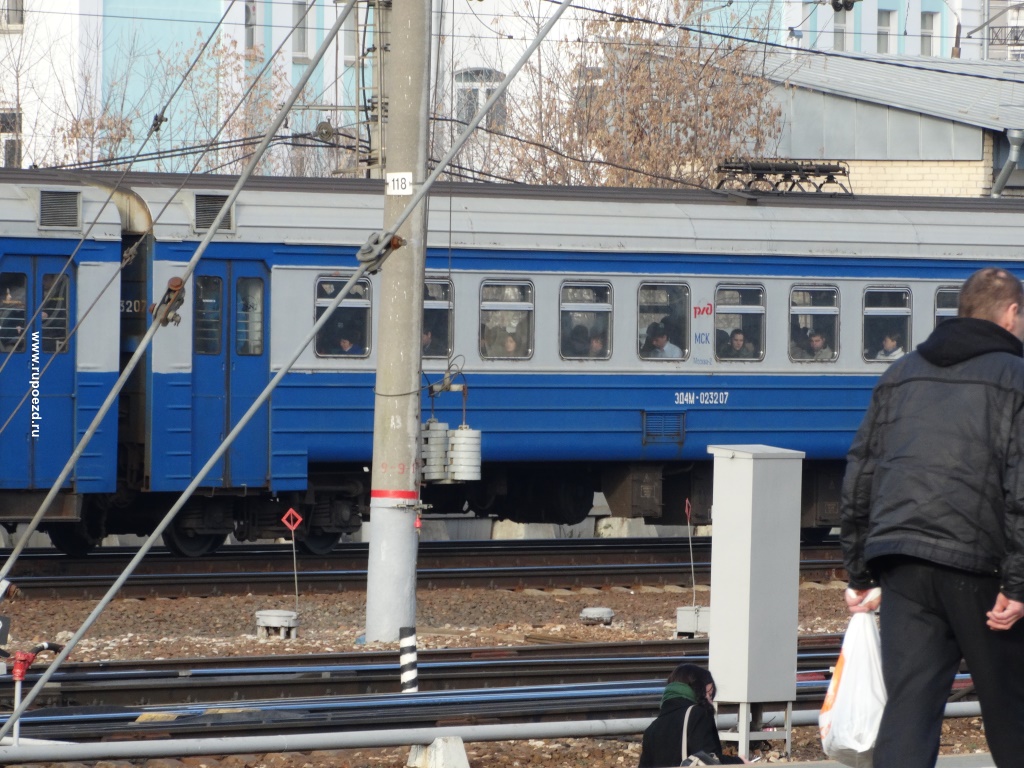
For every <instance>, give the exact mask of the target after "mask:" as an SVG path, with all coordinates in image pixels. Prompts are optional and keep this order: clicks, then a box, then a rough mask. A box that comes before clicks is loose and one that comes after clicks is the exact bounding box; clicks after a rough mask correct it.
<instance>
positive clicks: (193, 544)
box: [164, 522, 227, 557]
mask: <svg viewBox="0 0 1024 768" xmlns="http://www.w3.org/2000/svg"><path fill="white" fill-rule="evenodd" d="M226 539H227V535H225V534H223V533H196V532H195V531H191V530H188V529H184V528H179V527H178V526H176V525H175V523H174V522H171V524H170V525H169V526H167V528H165V529H164V546H165V547H167V548H168V549H169V550H171V552H172V553H174V554H175V555H177V556H178V557H202V556H203V555H208V554H210V553H211V552H215V551H216V550H217V548H218V547H220V545H221V544H223V543H224V541H225V540H226Z"/></svg>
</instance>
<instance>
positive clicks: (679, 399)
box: [676, 391, 729, 405]
mask: <svg viewBox="0 0 1024 768" xmlns="http://www.w3.org/2000/svg"><path fill="white" fill-rule="evenodd" d="M728 401H729V393H728V392H717V391H712V392H676V405H725V404H726V403H727V402H728Z"/></svg>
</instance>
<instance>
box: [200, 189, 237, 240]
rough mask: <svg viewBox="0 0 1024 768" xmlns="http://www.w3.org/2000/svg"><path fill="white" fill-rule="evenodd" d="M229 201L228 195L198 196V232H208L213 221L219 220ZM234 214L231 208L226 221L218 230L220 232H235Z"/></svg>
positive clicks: (225, 218)
mask: <svg viewBox="0 0 1024 768" xmlns="http://www.w3.org/2000/svg"><path fill="white" fill-rule="evenodd" d="M227 199H228V196H227V195H199V194H197V195H196V232H206V231H207V230H208V229H209V228H210V227H211V226H213V220H214V219H216V218H217V214H218V213H219V212H220V209H221V206H222V205H224V201H225V200H227ZM233 213H234V212H233V211H232V210H231V209H230V208H229V209H228V212H227V215H226V216H224V221H222V222H221V223H220V226H219V227H218V228H217V231H218V232H233V231H234V229H235V222H234V218H233V216H232V214H233Z"/></svg>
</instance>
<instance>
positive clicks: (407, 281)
mask: <svg viewBox="0 0 1024 768" xmlns="http://www.w3.org/2000/svg"><path fill="white" fill-rule="evenodd" d="M388 5H391V7H390V8H388V7H387V6H388ZM377 8H378V13H380V14H382V16H384V18H383V19H382V20H383V21H385V22H386V23H383V24H381V25H380V27H379V29H385V30H388V34H387V38H386V39H383V40H380V41H379V42H377V44H378V45H384V46H386V49H385V53H384V56H383V58H384V60H386V61H387V72H386V73H385V77H384V82H385V85H386V92H385V93H382V94H381V95H382V97H383V103H382V105H381V108H382V109H385V108H386V112H384V113H383V114H384V115H387V116H388V117H387V118H386V119H387V131H386V137H387V140H386V141H385V145H384V146H382V147H381V154H382V162H383V165H384V168H385V183H386V184H387V187H388V196H387V197H385V203H384V231H385V232H389V231H391V227H392V225H393V223H394V222H396V221H397V220H398V219H399V217H400V216H401V214H402V212H403V211H404V209H405V207H406V205H407V204H408V202H409V201H410V200H411V196H412V194H413V193H414V192H415V191H416V190H417V189H419V187H420V186H421V185H422V184H423V182H424V180H425V178H426V167H427V118H428V108H429V95H430V94H429V90H430V78H429V72H430V18H431V13H430V11H431V3H429V2H423V1H422V0H421V1H419V2H414V1H413V0H402V2H397V3H394V4H385V3H380V4H379V5H378V6H377ZM388 17H389V18H388ZM397 234H398V235H399V236H400V237H401V238H402V239H403V240H405V245H404V246H403V247H401V248H400V249H399V250H397V251H396V252H395V253H394V254H393V255H392V257H391V258H390V259H389V260H388V261H387V262H386V264H385V266H384V267H383V269H382V270H381V277H382V280H381V303H380V307H381V312H380V326H379V329H378V336H379V338H378V342H377V385H376V390H375V392H376V395H375V397H374V418H373V466H372V467H371V472H372V480H371V488H370V552H369V562H368V563H367V583H366V640H367V641H368V642H371V641H380V642H397V641H398V639H399V630H400V628H401V627H414V626H416V553H417V548H418V544H419V541H418V533H417V530H416V525H415V523H416V508H417V505H418V504H419V497H420V493H419V455H420V447H419V441H420V392H419V388H420V357H421V353H420V335H421V329H422V325H423V280H424V274H425V263H426V245H427V244H426V238H427V202H426V200H425V199H424V200H422V201H421V202H420V203H419V205H418V206H417V209H416V210H415V211H414V212H413V213H412V215H411V216H410V217H409V218H408V219H407V220H406V221H405V223H404V224H403V225H402V227H401V228H400V229H399V230H398V232H397Z"/></svg>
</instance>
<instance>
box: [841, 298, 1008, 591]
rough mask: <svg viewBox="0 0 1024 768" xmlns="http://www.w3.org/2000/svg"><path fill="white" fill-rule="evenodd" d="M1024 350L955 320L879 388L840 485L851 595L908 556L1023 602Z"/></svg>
mask: <svg viewBox="0 0 1024 768" xmlns="http://www.w3.org/2000/svg"><path fill="white" fill-rule="evenodd" d="M1022 352H1024V345H1022V344H1021V342H1020V341H1019V340H1018V339H1017V338H1016V337H1015V336H1014V335H1013V334H1011V333H1009V332H1007V331H1006V330H1004V329H1003V328H1001V327H999V326H998V325H996V324H995V323H991V322H988V321H987V320H978V319H974V318H955V319H950V320H947V321H946V322H944V323H942V324H941V325H939V326H938V327H937V328H936V329H935V331H934V332H933V333H932V334H931V336H929V337H928V340H927V341H925V342H924V343H923V344H921V345H920V346H919V347H918V348H917V351H916V352H913V353H912V354H909V355H907V356H905V357H903V358H902V359H901V360H898V361H897V362H895V363H893V364H892V366H891V367H890V368H889V369H888V370H887V371H886V372H885V374H883V375H882V377H881V378H880V379H879V381H878V384H877V385H876V386H875V390H874V393H873V394H872V398H871V404H870V406H869V407H868V411H867V414H866V415H865V417H864V421H863V423H862V424H861V426H860V429H859V430H858V432H857V436H856V437H855V438H854V441H853V445H852V446H851V447H850V453H849V455H848V456H847V467H846V476H845V478H844V480H843V493H842V522H841V526H842V527H841V530H842V544H843V559H844V561H845V565H846V569H847V572H848V573H849V577H850V585H851V586H852V587H854V588H857V589H866V588H868V587H870V586H873V584H874V580H873V575H872V572H871V562H872V561H874V560H877V558H880V557H885V556H887V555H903V556H908V557H914V558H919V559H922V560H926V561H929V562H932V563H937V564H940V565H945V566H950V567H952V568H957V569H960V570H964V571H970V572H974V573H981V574H986V573H989V574H999V575H1000V577H1001V591H1002V592H1003V594H1005V595H1006V596H1007V597H1008V598H1010V599H1012V600H1021V601H1024V413H1022V410H1024V360H1022V358H1021V355H1022Z"/></svg>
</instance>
